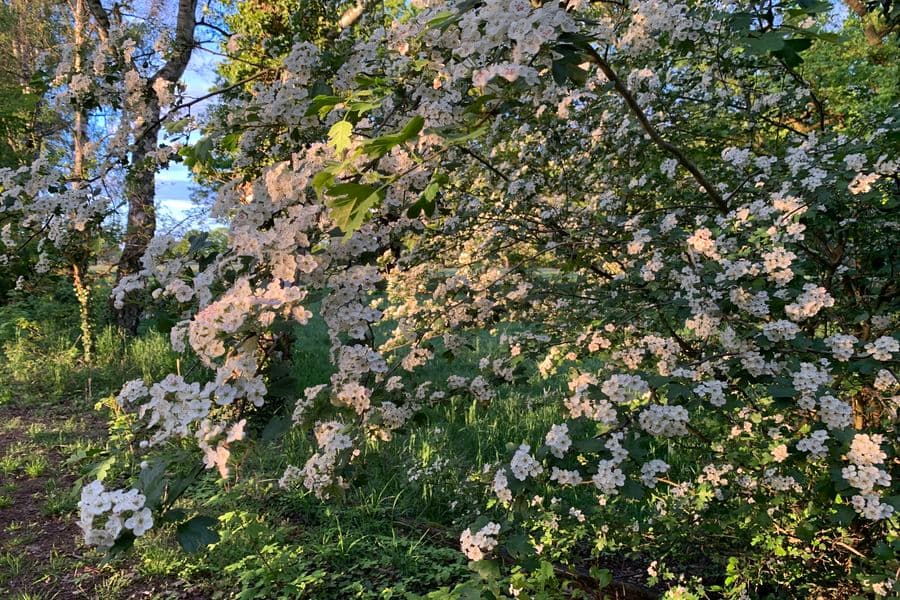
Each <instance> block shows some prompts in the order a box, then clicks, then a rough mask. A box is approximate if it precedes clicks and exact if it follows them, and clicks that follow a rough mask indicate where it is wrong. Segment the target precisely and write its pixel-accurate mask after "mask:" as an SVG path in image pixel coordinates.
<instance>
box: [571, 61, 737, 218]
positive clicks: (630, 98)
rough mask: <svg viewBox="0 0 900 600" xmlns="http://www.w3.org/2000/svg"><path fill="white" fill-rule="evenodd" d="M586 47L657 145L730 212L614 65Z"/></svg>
mask: <svg viewBox="0 0 900 600" xmlns="http://www.w3.org/2000/svg"><path fill="white" fill-rule="evenodd" d="M583 47H584V49H585V50H587V52H588V54H589V55H590V58H591V60H592V61H593V62H594V63H595V64H596V65H597V66H598V67H599V68H600V70H601V71H602V72H603V74H604V75H606V78H607V79H609V81H610V82H611V83H612V84H613V88H615V90H616V92H618V94H619V95H620V96H621V97H622V99H623V100H624V101H625V104H627V105H628V108H629V109H631V112H632V113H633V114H634V116H635V117H636V118H637V120H638V122H640V124H641V127H642V128H643V129H644V131H645V132H647V135H649V136H650V139H652V140H653V141H654V143H656V145H657V146H659V147H660V148H662V149H663V150H665V151H666V152H668V153H669V154H671V155H672V156H673V157H674V158H675V160H677V161H678V164H680V165H681V166H682V167H684V168H685V169H687V170H688V172H689V173H690V174H691V175H693V176H694V179H695V180H696V181H697V183H699V184H700V187H702V188H703V189H704V191H705V192H706V194H707V195H708V196H709V197H710V199H711V200H712V201H713V203H715V205H716V206H717V207H718V208H719V210H720V211H722V212H723V213H727V212H728V204H727V203H726V202H725V200H723V199H722V195H721V194H719V192H718V190H716V188H715V187H713V185H712V183H711V182H710V181H709V179H707V178H706V176H705V175H704V174H703V173H702V172H701V171H700V169H699V168H698V167H697V165H696V164H694V162H693V161H692V160H691V159H690V158H688V157H687V155H685V154H684V152H682V151H681V149H680V148H678V147H677V146H675V145H674V144H672V143H670V142H668V141H666V140H665V139H663V137H662V136H661V135H660V134H659V132H658V131H656V128H655V127H653V124H652V123H650V120H649V119H648V118H647V115H646V114H644V111H643V109H641V106H640V105H639V104H638V103H637V100H635V99H634V95H633V94H632V93H631V90H629V89H628V87H627V86H626V85H625V84H624V83H623V82H622V80H621V79H619V76H618V75H616V72H615V71H613V70H612V67H611V66H610V65H609V63H608V62H606V59H604V58H603V57H602V56H600V53H599V52H597V50H596V49H595V48H594V47H593V46H591V45H590V44H584V46H583Z"/></svg>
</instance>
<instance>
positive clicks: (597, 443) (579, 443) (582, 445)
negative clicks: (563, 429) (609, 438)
mask: <svg viewBox="0 0 900 600" xmlns="http://www.w3.org/2000/svg"><path fill="white" fill-rule="evenodd" d="M572 445H573V446H575V449H576V450H578V451H579V452H587V453H588V454H593V453H594V452H600V451H601V450H603V448H604V447H605V445H606V442H604V441H603V440H601V439H599V438H588V439H586V440H575V442H573V444H572Z"/></svg>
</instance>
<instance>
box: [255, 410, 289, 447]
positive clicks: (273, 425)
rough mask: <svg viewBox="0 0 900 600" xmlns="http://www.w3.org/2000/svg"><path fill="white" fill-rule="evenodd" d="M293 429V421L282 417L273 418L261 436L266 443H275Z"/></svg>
mask: <svg viewBox="0 0 900 600" xmlns="http://www.w3.org/2000/svg"><path fill="white" fill-rule="evenodd" d="M290 428H291V419H290V418H288V417H283V416H280V415H275V416H274V417H272V418H271V419H270V420H269V422H268V423H267V424H266V426H265V427H264V428H263V430H262V433H261V434H260V435H259V437H260V439H261V440H262V441H264V442H273V441H275V440H277V439H278V438H280V437H281V436H283V435H284V434H285V433H287V431H288V429H290Z"/></svg>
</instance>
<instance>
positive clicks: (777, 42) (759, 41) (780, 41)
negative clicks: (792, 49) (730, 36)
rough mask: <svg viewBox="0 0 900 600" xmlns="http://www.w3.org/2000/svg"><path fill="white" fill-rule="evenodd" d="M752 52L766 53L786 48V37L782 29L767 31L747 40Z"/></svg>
mask: <svg viewBox="0 0 900 600" xmlns="http://www.w3.org/2000/svg"><path fill="white" fill-rule="evenodd" d="M745 43H746V44H747V48H748V50H750V53H751V54H766V53H767V52H774V51H775V50H781V49H782V48H784V37H783V34H782V33H781V32H780V31H767V32H765V33H764V34H762V35H760V36H757V37H752V38H747V39H746V40H745Z"/></svg>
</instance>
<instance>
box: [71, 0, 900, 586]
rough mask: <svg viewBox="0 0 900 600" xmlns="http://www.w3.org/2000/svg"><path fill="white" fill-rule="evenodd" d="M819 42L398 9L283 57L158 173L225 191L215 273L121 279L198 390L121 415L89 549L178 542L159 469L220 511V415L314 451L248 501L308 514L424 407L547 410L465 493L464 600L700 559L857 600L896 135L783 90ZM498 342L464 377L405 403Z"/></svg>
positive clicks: (708, 9) (681, 27)
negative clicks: (304, 441)
mask: <svg viewBox="0 0 900 600" xmlns="http://www.w3.org/2000/svg"><path fill="white" fill-rule="evenodd" d="M829 9H830V4H828V3H819V2H813V1H810V0H784V1H783V2H764V3H763V2H760V3H757V2H752V1H746V2H722V3H718V2H700V1H691V0H686V1H680V2H661V1H658V0H636V1H628V2H599V3H583V2H578V1H573V2H568V3H565V4H559V3H552V2H548V3H544V4H538V3H534V4H532V3H529V2H528V1H526V0H509V1H506V0H487V1H471V0H466V1H463V2H449V3H444V2H427V3H413V4H411V5H405V4H404V5H402V6H398V7H396V8H395V10H393V11H391V12H390V13H389V14H385V13H380V12H376V13H373V14H372V15H371V16H369V17H368V18H369V19H371V20H373V21H374V24H373V26H372V27H371V28H370V29H363V30H361V31H362V32H363V33H359V32H356V31H346V30H345V31H344V32H343V33H341V35H340V36H338V37H337V38H336V39H335V40H333V41H334V43H323V44H321V46H318V45H316V44H314V43H312V42H310V41H300V42H298V43H295V44H293V45H292V46H291V47H290V50H289V51H288V52H287V54H286V56H284V58H283V61H282V63H281V65H280V68H279V70H278V73H277V77H271V78H269V79H266V80H260V81H254V82H253V83H252V84H248V86H247V93H246V94H245V95H243V96H242V99H243V102H242V103H241V104H240V105H239V106H238V105H235V106H232V107H230V108H231V110H230V111H229V112H228V113H227V114H223V113H221V112H220V113H217V114H218V115H219V116H220V117H221V118H222V122H221V123H218V122H213V123H210V124H209V125H208V128H209V129H208V131H207V138H206V141H205V142H204V146H203V147H202V149H201V150H202V151H199V152H198V149H197V148H195V149H194V151H193V155H192V157H191V158H192V160H194V161H199V162H200V163H202V164H203V165H204V168H207V169H214V170H216V171H218V173H219V176H220V178H221V180H222V181H225V183H223V184H222V185H221V187H220V189H219V193H218V198H217V201H216V203H215V205H214V207H213V215H214V216H215V217H218V218H221V219H225V220H227V221H228V222H229V223H230V235H229V240H228V249H227V251H225V252H223V253H219V254H217V255H210V254H204V251H203V244H202V240H200V241H198V243H196V244H192V248H191V249H190V251H189V252H188V253H187V254H182V255H173V254H172V253H171V252H169V246H170V245H171V244H173V243H174V241H172V242H171V243H170V242H169V241H166V240H160V241H159V242H158V244H157V246H156V247H155V248H154V252H153V253H151V254H148V255H145V260H146V261H147V262H148V263H151V264H152V267H150V268H148V269H146V270H145V275H147V276H148V277H146V278H145V279H144V280H142V282H141V285H148V286H151V287H153V288H154V290H155V291H154V293H155V294H157V295H162V296H171V297H172V298H174V299H175V300H176V301H177V302H180V303H182V304H183V307H184V314H183V320H182V321H181V322H180V323H179V324H178V325H176V326H175V327H174V328H173V329H172V344H173V347H174V348H175V349H176V350H177V351H179V352H192V353H193V354H195V355H196V356H197V358H198V359H199V360H200V361H201V362H202V364H203V365H205V366H206V367H207V368H208V369H209V372H210V374H211V375H210V377H209V378H203V379H201V380H196V379H194V380H191V379H188V378H185V377H184V376H182V375H179V374H171V375H169V376H168V377H166V378H165V379H163V380H162V381H159V382H152V383H151V382H144V381H140V380H137V381H133V382H129V383H128V384H127V385H126V386H125V387H124V388H123V390H122V391H121V392H120V394H119V395H118V397H117V400H118V402H119V404H120V405H121V406H122V407H123V408H125V409H126V410H129V411H133V421H132V426H133V434H134V435H135V436H137V437H138V438H140V439H141V440H142V441H141V443H140V450H139V451H138V456H137V458H139V459H140V460H142V461H143V464H144V467H143V468H142V469H141V470H140V472H139V473H135V476H136V478H137V483H136V484H135V486H134V487H132V488H124V489H119V490H113V491H110V490H109V489H107V487H108V485H109V484H108V483H105V482H102V481H97V482H94V483H93V484H91V485H90V486H87V487H86V488H85V489H84V491H83V494H82V500H81V503H80V507H81V521H80V524H81V527H82V528H83V530H84V532H85V536H86V540H87V542H88V543H90V544H94V545H98V546H101V547H106V548H110V547H115V548H117V549H118V548H121V547H123V546H127V545H128V544H129V543H130V542H131V541H133V540H134V537H135V536H139V535H142V534H143V533H144V532H146V531H147V530H148V529H149V527H151V526H152V525H153V521H154V514H155V515H156V518H157V519H159V518H163V519H165V520H173V519H176V518H177V517H176V515H177V514H178V513H176V512H174V511H173V512H169V511H170V510H171V509H172V508H173V506H174V503H175V501H176V500H177V494H176V495H171V494H166V493H164V490H165V489H167V486H168V489H179V490H182V489H184V486H186V485H188V484H189V481H190V479H191V477H194V476H196V471H193V472H188V473H187V474H186V476H185V478H182V477H181V476H182V475H185V474H184V473H183V471H184V469H181V470H179V469H177V468H169V472H168V473H167V465H184V464H185V461H187V458H186V457H187V456H189V455H190V451H186V450H185V449H184V445H183V444H182V443H181V440H184V439H190V440H193V441H194V442H195V443H196V450H195V451H194V452H193V455H194V456H196V457H199V460H202V462H203V464H204V465H205V466H206V467H207V468H217V469H218V472H219V474H220V475H221V477H225V478H227V477H229V475H230V474H231V469H232V466H231V464H230V460H229V459H230V456H231V454H232V453H234V452H240V451H241V449H242V447H243V445H244V444H246V440H247V439H248V436H249V435H250V434H251V433H253V432H256V431H258V430H259V429H260V428H261V424H260V423H256V422H255V421H254V415H255V414H258V413H262V411H256V412H255V411H254V409H253V408H252V407H262V406H263V405H265V404H267V403H268V404H269V405H272V404H274V405H275V406H284V407H286V408H288V409H289V410H290V411H291V418H292V422H293V424H294V426H295V427H297V428H302V429H303V430H304V431H309V432H310V433H311V435H312V436H313V437H314V438H315V452H314V453H313V454H312V455H311V456H310V457H309V458H308V460H307V461H306V462H305V464H303V465H302V466H289V467H288V468H287V469H286V471H285V472H284V473H283V475H282V477H281V480H280V485H281V487H283V488H285V489H291V488H293V487H302V488H305V489H307V490H309V491H311V492H313V493H314V494H315V495H316V496H317V497H319V498H321V499H322V500H324V501H328V500H332V501H333V500H335V499H337V498H339V497H340V496H341V495H342V493H343V491H344V490H345V489H346V488H347V487H348V486H351V485H352V484H353V476H354V473H356V472H358V471H359V470H362V469H363V468H364V465H365V461H366V458H367V455H368V453H371V452H377V451H379V449H380V448H382V447H383V444H382V443H381V442H384V441H385V440H389V439H390V438H391V437H392V436H395V435H398V434H402V433H403V432H404V431H405V430H407V429H410V428H412V427H414V424H413V423H412V421H411V417H412V416H413V415H415V414H416V413H417V412H418V411H420V410H421V409H422V408H424V407H426V406H428V405H431V404H435V403H441V402H445V401H447V399H448V398H449V397H453V396H460V395H464V396H468V397H472V398H473V399H475V400H477V401H478V402H480V403H489V402H491V399H492V398H493V397H494V396H495V394H496V393H498V390H500V389H506V388H510V387H514V386H516V385H517V383H519V382H521V381H523V380H535V379H541V378H546V379H547V380H548V381H559V380H560V379H562V380H563V381H564V382H565V383H564V385H563V386H561V387H560V388H558V389H557V390H556V394H555V395H553V394H551V395H550V396H549V399H548V400H547V401H550V402H552V403H553V405H554V406H555V407H556V410H557V411H558V413H557V414H558V421H557V423H556V424H554V425H553V426H552V427H551V428H550V429H549V430H548V431H547V432H546V435H545V436H541V437H539V438H535V439H526V440H510V442H512V444H513V450H512V451H511V452H510V455H509V456H508V457H507V459H506V460H503V461H500V462H499V463H492V464H486V465H471V470H472V476H473V477H476V478H482V479H483V482H484V485H485V491H486V502H485V512H484V514H483V515H482V516H481V517H480V518H478V519H476V520H475V521H474V522H473V523H472V524H471V525H470V526H469V527H468V528H466V529H465V530H464V531H462V532H461V536H460V545H461V549H462V551H463V552H464V553H465V554H466V556H468V557H469V558H470V559H471V560H472V561H473V563H474V564H473V566H474V568H475V569H476V570H478V571H479V572H481V573H482V576H483V578H484V579H486V580H487V581H486V582H482V583H480V584H479V585H483V586H486V589H487V590H488V591H489V593H491V594H493V595H494V597H503V596H504V595H506V594H507V593H508V594H511V595H522V594H525V597H530V594H531V593H532V591H533V590H531V589H530V586H531V585H532V584H534V581H533V580H532V579H530V578H529V572H531V571H532V570H534V568H535V566H536V565H538V564H539V562H540V560H545V561H546V560H559V561H563V562H566V561H570V560H575V555H576V554H577V552H578V549H579V548H583V547H584V545H585V544H587V545H588V547H590V548H592V549H593V551H595V552H601V551H604V550H620V551H621V550H626V551H632V552H640V553H642V555H644V556H653V557H664V556H665V554H666V553H667V552H669V551H670V550H671V549H672V548H674V547H677V548H689V547H690V544H691V543H692V542H691V540H697V539H701V538H702V539H703V540H709V543H710V544H711V545H712V546H713V547H714V548H715V550H716V551H717V552H719V553H720V554H721V558H722V560H723V561H724V562H725V563H727V567H723V574H722V577H721V579H720V580H719V581H717V582H715V586H718V587H717V588H715V590H714V591H718V592H720V593H722V594H724V595H726V596H728V597H734V598H740V597H747V596H748V595H755V594H757V593H761V591H763V590H765V589H768V590H770V591H771V590H773V589H774V590H776V591H778V590H780V591H784V590H804V591H805V592H807V593H810V594H812V593H826V592H827V593H844V592H845V591H846V590H848V589H851V588H852V589H857V590H859V589H866V590H868V591H872V592H875V593H879V594H887V593H890V591H891V590H892V589H893V586H894V583H895V582H894V577H895V575H894V573H895V571H896V568H897V566H898V565H897V561H896V558H895V556H894V552H893V550H892V548H896V543H897V537H896V525H897V516H896V512H895V511H896V509H897V506H898V501H897V496H896V487H895V485H894V484H893V477H894V476H895V470H896V458H895V448H894V446H895V444H894V442H895V441H896V437H895V435H896V429H895V427H896V414H897V391H898V381H897V364H898V357H900V341H898V335H897V329H896V324H897V318H898V288H897V278H896V272H897V268H898V266H900V264H898V256H897V248H898V244H897V241H898V239H897V238H898V236H897V227H898V224H897V221H896V214H897V206H898V200H900V188H898V171H900V164H898V159H897V154H896V149H897V140H898V134H900V131H898V120H897V118H898V116H900V115H897V114H896V103H890V102H888V103H884V104H880V103H873V104H871V105H869V108H868V109H867V110H869V111H870V112H869V114H868V115H867V118H866V119H860V120H853V122H852V124H853V126H852V127H850V126H849V122H848V121H847V120H846V119H844V120H842V119H841V118H840V117H841V115H838V114H834V113H833V112H832V111H831V107H832V102H831V100H830V98H829V97H827V96H826V95H825V94H824V93H823V89H822V88H823V87H826V86H823V85H822V84H823V83H824V82H821V81H819V80H818V76H819V73H817V72H816V70H814V69H810V68H808V65H807V64H806V63H805V61H804V56H805V55H806V53H807V51H808V50H809V49H810V48H811V47H813V46H817V47H821V48H826V49H830V51H831V52H834V53H839V50H840V48H841V43H842V39H841V37H840V36H839V35H837V34H836V33H834V32H833V31H831V30H830V29H829V27H828V16H829V15H828V12H829ZM365 18H367V17H365V16H364V17H363V19H365ZM382 19H383V20H382ZM822 51H824V52H828V51H829V50H822ZM885 68H886V69H890V68H892V67H885ZM860 85H864V84H863V83H862V82H860ZM832 93H840V90H837V91H834V92H832ZM894 93H895V97H896V91H895V92H894ZM889 94H890V92H889ZM313 293H314V294H316V297H317V298H321V300H320V302H319V307H318V309H317V310H318V312H320V316H321V318H323V319H324V321H325V323H326V324H327V326H328V331H329V336H330V340H331V352H330V356H329V359H330V360H331V361H332V363H333V365H334V367H335V373H334V374H333V375H332V376H331V378H330V381H329V382H328V383H327V384H323V385H318V386H315V387H312V388H308V389H306V390H304V391H303V392H302V393H301V394H300V395H299V397H296V396H293V395H292V392H291V391H290V390H284V389H283V388H282V387H280V386H277V385H275V384H276V381H275V380H274V379H273V378H272V377H271V376H270V375H269V374H268V371H267V367H268V366H269V365H271V363H272V361H273V360H274V359H275V358H276V357H277V354H278V352H279V347H278V338H279V335H280V334H279V332H280V331H282V330H283V329H284V328H285V327H286V326H287V325H288V324H290V323H297V324H300V325H303V324H305V323H307V322H308V320H309V319H310V318H311V316H312V314H311V311H310V305H311V304H310V302H309V296H310V294H313ZM503 323H506V324H511V325H516V327H514V328H510V329H508V330H506V331H505V332H504V333H503V334H502V335H501V334H500V333H497V334H496V336H497V338H498V342H499V345H500V348H501V350H500V351H498V352H496V353H494V354H490V355H484V356H479V357H478V358H479V361H478V364H479V370H478V372H471V371H462V372H458V373H456V374H454V375H452V376H451V377H449V378H448V379H447V380H431V379H427V375H426V373H427V371H426V368H427V367H428V366H429V365H432V364H434V363H437V362H443V361H448V360H449V359H451V358H452V357H454V356H457V355H460V354H464V353H465V352H467V346H468V345H469V344H468V342H469V341H470V339H471V338H472V337H473V336H475V335H477V334H478V333H480V332H483V331H485V330H487V331H491V332H496V331H497V329H496V328H497V327H498V324H503ZM451 368H452V364H451ZM422 378H426V381H424V382H422ZM248 419H249V421H248ZM167 482H168V483H167ZM686 524H688V525H689V527H686ZM181 527H182V528H183V529H180V530H195V529H196V528H197V527H199V528H201V529H202V527H203V524H202V523H201V522H199V521H188V522H186V523H182V525H181ZM501 548H502V549H503V554H505V555H506V556H511V557H513V558H514V559H515V561H516V563H517V565H516V566H515V567H514V568H513V569H512V570H511V571H510V570H507V574H508V575H510V578H509V579H508V580H506V583H508V584H509V585H510V586H511V587H509V588H505V587H501V586H500V585H499V584H498V582H497V581H496V579H495V577H496V576H495V575H492V573H496V571H495V570H494V569H493V568H492V567H491V566H490V562H489V561H490V559H491V557H492V556H496V555H498V554H500V550H501ZM546 557H550V558H546ZM785 557H787V558H785ZM848 560H849V561H851V562H852V565H853V569H852V571H850V572H848V570H847V569H846V567H845V565H846V563H847V561H848ZM650 566H651V568H656V567H654V566H653V565H650ZM486 573H487V575H485V574H486ZM851 576H852V577H851ZM684 583H685V584H686V585H687V584H691V585H696V586H699V587H703V586H704V585H707V586H709V585H711V584H709V583H706V584H704V583H703V582H702V581H693V582H690V581H687V580H684ZM472 585H474V584H467V585H466V586H463V587H462V588H460V589H458V590H456V593H457V595H459V596H464V595H465V594H466V593H469V592H471V586H472ZM535 585H536V584H535ZM766 586H769V587H768V588H766ZM710 589H712V588H710ZM467 590H468V592H467ZM838 590H840V591H838Z"/></svg>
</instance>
